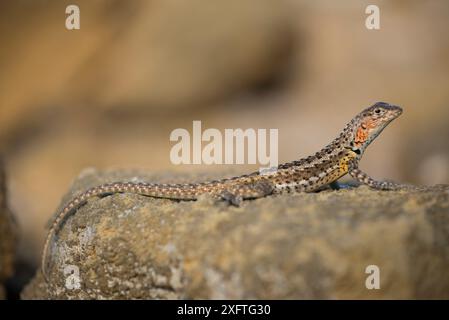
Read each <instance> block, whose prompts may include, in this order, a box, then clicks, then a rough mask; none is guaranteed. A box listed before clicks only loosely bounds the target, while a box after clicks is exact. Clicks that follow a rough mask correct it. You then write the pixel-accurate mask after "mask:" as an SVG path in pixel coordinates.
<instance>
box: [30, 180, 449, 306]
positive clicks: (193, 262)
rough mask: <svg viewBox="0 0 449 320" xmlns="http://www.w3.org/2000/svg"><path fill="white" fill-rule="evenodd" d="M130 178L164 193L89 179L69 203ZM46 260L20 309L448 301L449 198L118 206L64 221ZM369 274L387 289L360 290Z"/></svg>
mask: <svg viewBox="0 0 449 320" xmlns="http://www.w3.org/2000/svg"><path fill="white" fill-rule="evenodd" d="M133 178H134V180H146V181H148V180H150V181H163V182H166V181H169V179H168V178H167V177H163V176H154V175H145V174H142V173H130V172H109V173H107V172H106V173H105V172H103V173H98V172H95V171H92V172H90V173H87V174H84V176H83V177H81V178H80V179H78V180H77V181H76V182H75V184H74V186H73V188H72V190H71V191H70V193H69V195H67V197H66V199H65V201H66V200H67V199H69V198H70V197H71V196H73V195H74V194H75V193H78V192H80V191H81V190H84V189H86V188H87V187H89V186H92V185H95V184H98V183H100V182H106V181H107V182H110V181H114V180H125V179H131V180H133ZM197 178H198V177H197ZM178 181H179V180H178ZM49 259H50V263H49V274H50V278H49V283H48V284H47V283H45V281H44V280H43V277H42V276H41V274H40V272H38V274H37V276H36V277H35V278H34V279H33V280H32V282H31V283H30V284H29V285H28V287H27V288H26V289H25V290H24V292H23V293H22V297H23V298H25V299H31V298H61V299H66V298H75V299H103V298H104V299H115V298H124V299H131V298H133V299H134V298H137V299H140V298H163V299H166V298H168V299H178V298H214V299H215V298H223V299H230V298H241V299H258V298H262V299H278V298H287V299H289V298H293V299H304V298H324V299H338V298H403V299H406V298H449V277H448V276H447V270H449V187H445V186H440V187H433V188H429V189H428V190H426V191H419V192H406V191H399V192H385V191H373V190H371V189H369V188H367V187H365V186H361V187H358V188H352V189H344V190H339V191H332V190H325V191H322V192H320V193H312V194H291V195H281V196H273V197H267V198H264V199H258V200H254V201H245V202H244V203H243V205H242V206H241V207H238V208H237V207H232V206H228V205H227V204H226V203H220V202H215V201H214V200H212V199H209V198H207V197H205V198H202V199H200V200H199V201H196V202H183V201H181V202H177V201H171V200H164V199H154V198H149V197H144V196H140V195H134V194H115V195H111V196H108V197H103V198H101V199H100V198H95V199H92V200H91V201H89V202H88V203H87V204H86V205H84V206H83V207H81V208H80V209H79V210H78V211H77V212H76V214H74V215H72V216H71V217H70V218H68V219H67V220H66V222H65V224H64V226H63V228H62V230H61V231H60V232H59V234H58V237H57V239H56V241H55V243H54V244H53V246H52V248H51V252H50V255H49ZM370 265H375V266H377V267H378V268H379V275H380V277H379V284H380V289H367V287H366V285H365V284H366V280H367V277H369V276H372V275H371V274H367V273H365V271H366V270H367V267H368V266H370ZM376 274H377V273H376ZM376 274H373V275H376ZM373 283H375V281H374V282H373Z"/></svg>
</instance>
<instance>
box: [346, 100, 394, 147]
mask: <svg viewBox="0 0 449 320" xmlns="http://www.w3.org/2000/svg"><path fill="white" fill-rule="evenodd" d="M401 113H402V108H401V107H398V106H394V105H391V104H388V103H385V102H377V103H375V104H374V105H372V106H371V107H369V108H366V109H365V110H363V111H362V112H361V113H359V114H358V115H357V116H356V117H355V118H354V120H353V122H352V124H353V125H352V127H353V130H352V141H351V148H352V150H354V151H356V152H357V153H359V154H361V153H363V151H364V150H365V148H366V147H367V146H368V145H369V144H370V143H371V142H372V141H373V140H374V139H375V138H376V137H377V136H378V135H379V134H380V133H381V132H382V130H383V129H384V128H385V127H386V126H387V125H388V124H389V123H390V122H391V121H393V120H394V119H396V118H397V117H399V116H400V115H401Z"/></svg>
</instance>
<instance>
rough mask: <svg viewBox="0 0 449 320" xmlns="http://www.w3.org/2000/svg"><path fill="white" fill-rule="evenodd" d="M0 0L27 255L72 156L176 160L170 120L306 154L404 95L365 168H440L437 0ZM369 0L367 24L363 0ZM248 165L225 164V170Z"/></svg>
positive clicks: (447, 143) (444, 81) (0, 61)
mask: <svg viewBox="0 0 449 320" xmlns="http://www.w3.org/2000/svg"><path fill="white" fill-rule="evenodd" d="M70 4H75V3H74V2H72V1H61V0H33V1H31V0H27V1H25V0H17V1H12V0H11V1H1V2H0V150H1V153H2V154H3V156H4V158H5V163H6V171H7V174H8V178H9V179H8V188H9V198H10V199H9V202H10V206H11V207H12V210H13V211H14V213H15V216H16V220H17V221H18V224H19V226H20V229H21V243H20V248H19V251H20V252H19V253H20V254H19V257H20V259H21V261H24V262H25V263H26V264H29V265H34V266H37V265H38V261H39V255H40V253H41V249H42V244H43V240H44V236H45V233H46V230H45V229H44V226H45V224H46V222H47V220H48V219H49V218H50V216H51V215H52V213H53V211H54V210H55V208H56V207H57V205H58V204H59V202H60V200H61V197H62V196H63V195H64V193H65V192H67V190H68V189H69V187H70V184H71V182H72V181H73V180H74V179H75V178H76V177H77V175H78V174H79V173H80V172H81V171H82V170H83V169H85V168H88V167H96V168H99V169H104V168H111V167H121V168H145V169H147V170H149V171H158V172H159V171H172V172H173V171H180V172H182V171H194V170H197V171H202V172H205V171H206V172H207V171H217V170H223V169H225V168H223V166H206V165H200V166H198V165H197V166H194V165H192V166H186V165H183V166H175V165H172V164H171V162H170V159H169V152H170V148H171V147H172V145H173V143H171V142H170V141H169V135H170V132H171V131H172V130H173V129H175V128H186V129H188V130H189V131H191V127H192V121H193V120H201V121H202V123H203V128H206V127H213V128H218V129H224V128H256V129H257V128H267V129H268V128H277V129H279V161H280V162H287V161H292V160H294V159H298V158H299V157H302V156H307V155H309V154H311V153H314V152H315V151H317V150H318V149H319V148H321V147H323V146H324V145H325V144H327V143H328V142H330V141H331V140H332V139H333V138H334V137H335V136H336V135H337V134H338V133H339V130H340V129H342V128H343V127H344V125H345V124H346V123H347V122H348V121H349V120H350V119H351V118H352V117H353V116H354V115H355V114H356V113H358V112H359V111H361V110H362V108H365V107H367V106H369V105H370V104H372V103H374V102H376V101H387V102H390V103H393V104H398V105H400V106H402V107H403V108H404V114H403V115H402V116H401V118H400V119H398V120H396V121H395V122H394V123H393V125H392V126H390V127H389V128H388V129H387V130H386V131H385V132H384V133H383V134H382V136H381V137H380V139H378V140H376V142H375V143H374V144H373V145H372V146H371V147H370V148H369V149H368V150H367V152H366V153H365V157H364V159H363V161H362V164H361V166H362V168H363V169H364V170H365V171H366V172H368V173H369V174H370V175H372V176H374V177H375V178H378V179H383V178H388V179H392V180H399V181H407V182H412V183H418V184H437V183H448V181H449V139H448V138H449V37H448V31H449V19H448V17H449V2H448V1H445V0H434V1H418V0H415V1H414V0H407V1H406V0H402V1H400V0H396V1H392V0H389V1H375V0H372V1H350V0H347V1H338V4H337V3H336V2H335V1H332V0H328V1H324V0H320V1H316V0H308V1H306V0H304V1H300V0H285V1H280V0H226V1H204V0H178V1H176V0H145V1H144V0H132V1H119V0H95V1H92V0H77V1H76V4H77V5H78V6H79V8H80V15H81V29H80V30H73V31H69V30H67V29H66V28H65V19H66V14H65V8H66V6H68V5H70ZM369 4H376V5H378V6H379V7H380V23H381V29H380V30H368V29H366V27H365V19H366V17H367V15H366V14H365V8H366V7H367V6H368V5H369ZM257 168H258V166H238V167H237V169H236V170H237V171H241V172H242V173H243V172H245V171H247V170H257Z"/></svg>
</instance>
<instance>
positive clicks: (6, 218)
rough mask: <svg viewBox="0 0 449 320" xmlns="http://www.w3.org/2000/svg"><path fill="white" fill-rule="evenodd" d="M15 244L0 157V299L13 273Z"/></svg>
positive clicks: (4, 294)
mask: <svg viewBox="0 0 449 320" xmlns="http://www.w3.org/2000/svg"><path fill="white" fill-rule="evenodd" d="M15 246H16V232H15V224H14V222H13V220H12V216H11V212H10V211H9V209H8V207H7V204H6V181H5V173H4V169H3V166H2V162H1V159H0V299H4V298H5V297H6V292H5V288H4V282H5V280H6V279H8V278H9V277H11V276H12V274H13V270H14V269H13V266H14V252H15Z"/></svg>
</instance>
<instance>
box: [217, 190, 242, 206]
mask: <svg viewBox="0 0 449 320" xmlns="http://www.w3.org/2000/svg"><path fill="white" fill-rule="evenodd" d="M220 198H221V199H222V200H224V201H226V202H227V203H228V204H230V205H233V206H236V207H239V206H240V204H241V203H242V200H243V198H242V197H241V196H238V195H235V194H234V193H232V192H230V191H227V190H225V191H223V192H222V193H221V194H220Z"/></svg>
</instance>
